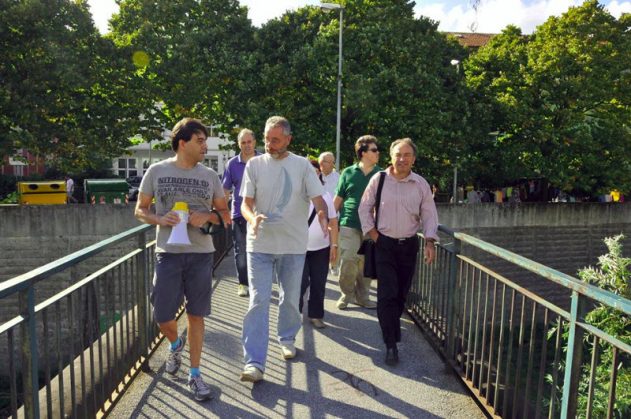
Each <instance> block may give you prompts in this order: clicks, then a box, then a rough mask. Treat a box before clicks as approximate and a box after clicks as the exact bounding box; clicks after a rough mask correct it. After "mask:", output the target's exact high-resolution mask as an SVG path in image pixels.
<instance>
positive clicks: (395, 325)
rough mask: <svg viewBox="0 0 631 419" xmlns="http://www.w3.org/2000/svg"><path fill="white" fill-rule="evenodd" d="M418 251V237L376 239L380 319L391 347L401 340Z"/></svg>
mask: <svg viewBox="0 0 631 419" xmlns="http://www.w3.org/2000/svg"><path fill="white" fill-rule="evenodd" d="M418 249H419V241H418V238H417V237H416V236H412V237H409V238H407V239H400V240H399V239H393V238H391V237H388V236H384V235H383V234H380V235H379V239H378V240H377V245H376V247H375V250H376V251H375V259H376V261H377V278H378V279H377V317H378V318H379V325H380V326H381V333H382V334H383V341H384V343H385V344H386V346H387V347H388V348H391V347H393V346H395V345H396V343H397V342H400V341H401V315H402V314H403V309H404V307H405V300H406V298H407V295H408V292H409V291H410V286H411V284H412V277H413V276H414V269H415V268H416V258H417V254H418Z"/></svg>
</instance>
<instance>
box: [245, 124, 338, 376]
mask: <svg viewBox="0 0 631 419" xmlns="http://www.w3.org/2000/svg"><path fill="white" fill-rule="evenodd" d="M290 142H291V127H290V125H289V122H288V121H287V120H286V119H285V118H283V117H280V116H273V117H271V118H269V119H268V120H267V122H266V123H265V154H263V155H260V156H256V157H252V158H251V159H250V160H248V163H247V164H246V166H245V173H244V176H243V183H242V185H241V196H242V197H243V203H242V204H241V214H242V215H243V217H244V218H245V219H246V220H247V221H248V234H247V244H246V250H247V264H248V283H249V292H250V307H249V309H248V312H247V314H246V315H245V317H244V318H243V334H242V343H243V352H244V358H245V367H244V369H243V372H242V373H241V381H249V382H253V383H254V382H257V381H260V380H262V379H263V373H264V371H265V362H266V360H267V347H268V342H269V310H270V300H271V296H272V283H273V280H274V278H275V277H277V278H278V286H279V296H278V301H279V304H278V326H277V329H278V330H277V332H278V340H279V343H280V347H281V352H282V356H283V358H284V359H290V358H293V357H295V356H296V348H295V347H294V342H295V340H296V335H297V334H298V331H299V330H300V327H301V323H302V316H301V315H300V311H299V310H298V301H299V298H300V284H301V281H302V270H303V267H304V263H305V254H306V252H307V221H308V214H309V213H308V211H309V201H312V202H313V204H314V206H315V208H316V215H317V218H318V222H319V224H320V227H321V228H322V231H323V233H324V234H325V235H327V234H328V218H327V206H326V203H325V202H324V199H323V198H322V194H323V193H324V191H323V189H322V184H321V183H320V180H319V179H318V177H317V175H316V173H315V172H314V170H313V168H312V166H311V164H310V163H309V161H308V160H307V159H305V158H304V157H299V156H297V155H295V154H293V153H290V152H289V151H287V147H288V146H289V143H290ZM275 274H276V275H275Z"/></svg>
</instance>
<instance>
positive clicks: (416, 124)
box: [246, 0, 468, 177]
mask: <svg viewBox="0 0 631 419" xmlns="http://www.w3.org/2000/svg"><path fill="white" fill-rule="evenodd" d="M343 5H344V7H345V10H344V25H343V30H344V62H343V85H344V87H343V90H342V91H343V100H342V104H343V108H342V128H341V133H342V138H341V151H342V153H341V154H342V156H341V160H342V162H343V166H346V165H348V164H350V163H351V162H352V161H353V156H354V151H353V144H354V142H355V141H356V139H357V138H358V137H359V136H361V135H363V134H367V133H370V134H374V135H376V136H377V137H378V138H379V139H380V140H381V142H382V144H383V145H387V144H388V143H390V142H391V141H392V140H394V139H396V138H401V137H411V138H412V139H414V140H415V141H416V143H417V145H418V146H419V158H418V159H417V165H418V168H417V169H419V170H420V171H421V173H423V174H425V175H429V176H430V177H438V176H444V175H445V173H446V172H447V170H446V168H451V163H450V159H452V161H453V157H456V154H455V153H454V150H460V149H462V148H463V147H461V146H460V142H464V140H465V139H466V134H465V133H466V131H467V127H466V125H467V118H468V113H467V107H466V100H465V94H464V89H463V86H462V84H461V83H459V82H458V74H457V69H456V68H455V67H454V66H452V65H450V61H451V60H452V59H460V60H461V59H462V58H463V57H464V51H463V50H462V48H461V47H460V46H459V45H458V44H457V42H456V41H455V40H450V39H447V38H446V37H445V36H444V35H442V34H440V33H439V32H438V31H437V24H436V23H435V22H432V21H430V20H428V19H426V18H421V19H416V18H415V17H414V12H413V5H414V4H413V2H411V1H404V0H396V1H391V0H389V1H385V0H348V1H345V2H343ZM338 16H339V15H337V14H336V13H332V14H329V13H326V12H323V11H321V10H319V8H314V7H307V8H303V9H300V10H298V11H296V12H290V13H287V14H285V15H284V16H283V17H281V18H280V19H275V20H272V21H270V22H268V23H267V24H266V25H264V26H263V27H262V28H261V29H260V30H259V31H258V33H257V50H258V51H259V53H258V54H257V61H258V66H259V68H260V69H261V70H260V72H259V77H260V80H259V83H258V89H257V91H256V96H257V97H258V98H259V100H258V102H257V103H256V106H255V107H254V111H253V112H251V113H250V116H249V117H248V118H247V119H246V124H247V125H249V126H251V127H255V128H256V127H261V126H262V124H263V123H264V120H265V118H266V117H268V116H270V115H272V114H283V115H285V116H286V117H287V118H289V120H290V122H291V123H292V124H293V127H294V133H295V139H294V144H293V147H294V150H297V152H299V153H302V154H310V155H316V154H318V153H319V152H321V151H324V150H329V151H331V150H334V149H335V125H336V123H335V121H336V97H337V96H336V95H337V78H336V77H337V61H338V34H339V20H338ZM383 154H384V155H387V152H386V153H383ZM385 163H386V157H385V156H384V157H382V164H385Z"/></svg>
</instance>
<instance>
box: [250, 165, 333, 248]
mask: <svg viewBox="0 0 631 419" xmlns="http://www.w3.org/2000/svg"><path fill="white" fill-rule="evenodd" d="M322 194H323V188H322V183H320V180H319V179H318V176H317V175H316V173H315V170H313V166H311V163H309V161H308V160H307V159H305V158H304V157H300V156H297V155H295V154H293V153H289V155H288V156H287V157H285V158H284V159H280V160H276V159H274V158H272V156H270V155H269V154H263V155H261V156H257V157H253V158H251V159H250V160H248V163H247V165H246V167H245V173H244V175H243V183H242V185H241V196H243V197H244V198H245V197H249V198H254V211H255V214H265V215H266V216H267V219H266V220H264V221H263V222H262V223H261V224H260V225H259V229H258V233H257V236H256V238H255V237H254V236H253V235H252V226H251V225H250V224H249V223H248V235H247V246H246V250H247V251H248V252H258V253H270V254H275V255H282V254H301V253H306V251H307V237H308V231H307V220H308V217H309V213H308V210H309V200H310V199H312V198H315V197H316V196H321V195H322ZM314 222H317V220H315V221H314Z"/></svg>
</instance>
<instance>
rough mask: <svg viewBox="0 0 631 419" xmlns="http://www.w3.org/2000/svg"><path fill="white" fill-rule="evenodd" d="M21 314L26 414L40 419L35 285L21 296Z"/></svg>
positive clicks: (28, 416) (21, 293)
mask: <svg viewBox="0 0 631 419" xmlns="http://www.w3.org/2000/svg"><path fill="white" fill-rule="evenodd" d="M19 305H20V314H22V316H24V317H25V318H26V320H27V321H26V322H22V324H21V325H20V333H21V334H22V345H21V348H20V350H21V352H22V381H23V386H24V414H25V417H27V418H36V419H37V418H39V380H38V379H37V376H38V371H37V370H38V358H39V357H38V354H37V326H36V323H35V289H34V287H33V284H32V283H31V285H30V286H29V287H28V289H26V290H24V291H21V292H20V294H19Z"/></svg>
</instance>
